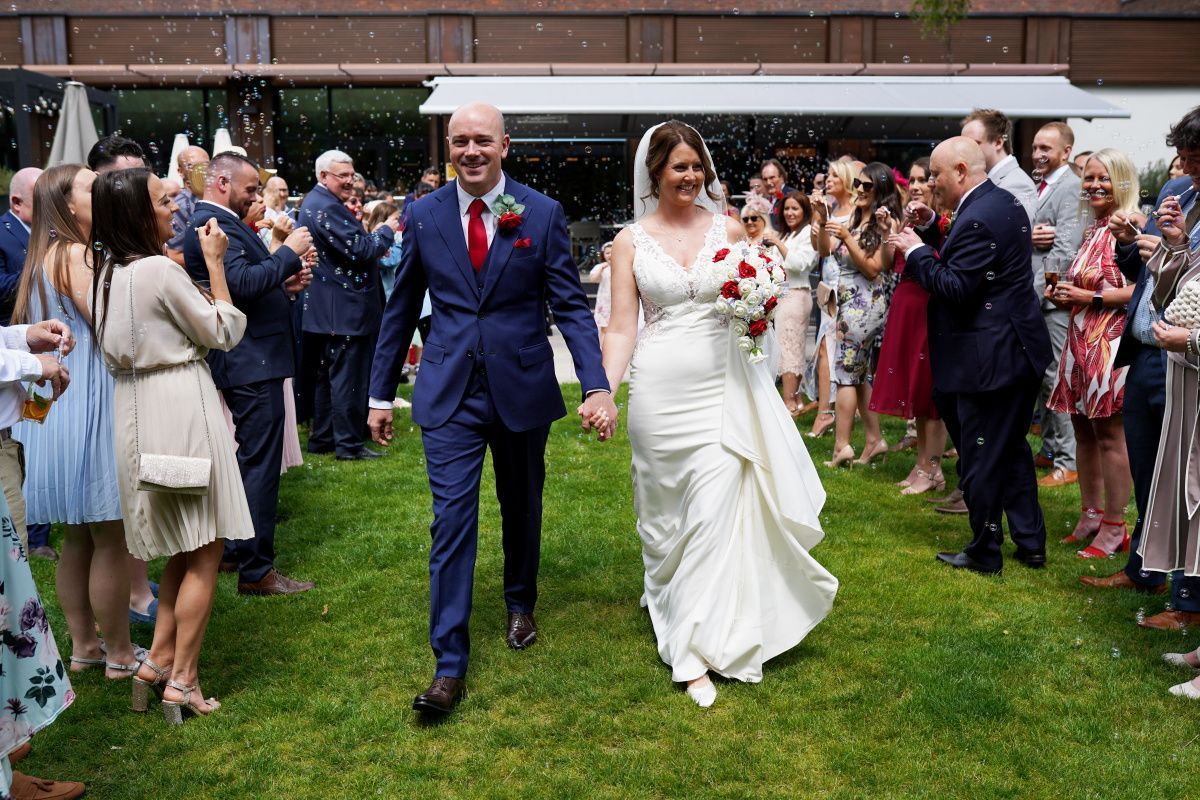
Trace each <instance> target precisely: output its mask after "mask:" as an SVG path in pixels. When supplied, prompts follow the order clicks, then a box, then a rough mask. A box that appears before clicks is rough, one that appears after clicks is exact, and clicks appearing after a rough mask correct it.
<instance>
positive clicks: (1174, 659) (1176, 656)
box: [1162, 653, 1200, 671]
mask: <svg viewBox="0 0 1200 800" xmlns="http://www.w3.org/2000/svg"><path fill="white" fill-rule="evenodd" d="M1187 655H1191V654H1190V653H1163V654H1162V660H1163V661H1165V662H1167V663H1168V664H1170V665H1171V666H1173V667H1186V668H1187V669H1194V670H1197V671H1200V667H1194V666H1192V665H1191V664H1189V663H1188V662H1187V660H1186V659H1185V658H1184V656H1187Z"/></svg>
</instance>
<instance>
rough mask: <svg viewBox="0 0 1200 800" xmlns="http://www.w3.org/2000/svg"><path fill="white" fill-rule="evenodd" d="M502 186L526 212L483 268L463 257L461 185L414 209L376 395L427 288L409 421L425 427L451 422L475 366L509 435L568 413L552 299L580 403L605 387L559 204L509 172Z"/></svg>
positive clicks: (392, 384)
mask: <svg viewBox="0 0 1200 800" xmlns="http://www.w3.org/2000/svg"><path fill="white" fill-rule="evenodd" d="M505 181H506V182H505V193H506V194H509V195H512V196H513V198H514V199H515V200H516V202H518V203H521V204H523V205H524V206H525V211H524V213H523V214H522V215H521V216H522V221H521V224H520V226H519V228H517V230H515V231H505V230H503V229H501V228H500V227H498V226H497V229H496V233H495V236H494V238H493V240H492V243H491V246H490V247H489V249H488V254H487V260H486V261H485V263H484V265H483V268H482V269H481V270H480V271H479V272H476V271H475V270H474V269H473V268H472V267H471V261H470V258H469V256H468V253H467V242H466V237H465V236H464V233H463V226H462V219H461V217H460V214H459V206H458V187H457V185H456V184H457V182H456V181H452V182H450V183H448V184H447V185H445V186H443V187H442V188H440V189H438V190H437V191H436V192H434V193H433V194H430V195H428V196H427V197H425V198H423V199H422V200H421V202H419V203H414V204H413V205H412V207H411V213H410V216H409V219H408V224H407V226H406V227H405V230H404V241H403V249H402V253H401V256H400V266H399V267H398V269H397V270H396V283H395V287H394V288H393V290H392V296H391V298H390V299H389V300H388V303H387V307H386V309H385V310H384V313H383V323H382V327H381V329H380V335H379V343H378V345H377V346H376V349H375V360H374V364H373V367H372V369H371V397H372V398H380V399H390V398H392V397H394V396H395V391H396V385H397V383H399V380H400V372H401V369H402V367H403V365H404V358H405V355H406V354H407V352H408V345H409V342H410V341H411V340H412V335H413V330H414V329H415V327H416V324H417V316H418V314H419V313H420V311H421V304H422V301H423V300H424V296H425V291H426V289H428V291H429V297H430V301H431V305H432V309H433V314H432V324H431V327H430V331H429V336H428V337H427V338H426V339H425V349H424V353H423V355H422V358H421V377H420V379H419V380H418V381H417V384H416V388H415V389H414V391H413V421H414V422H416V423H417V424H418V425H420V426H421V427H423V428H436V427H438V426H440V425H442V424H444V423H445V422H446V421H447V420H448V419H450V417H451V415H452V414H453V413H454V412H455V410H456V409H457V408H458V406H459V403H460V402H461V401H462V398H463V394H464V392H465V391H466V389H467V384H468V381H469V379H470V377H471V374H472V372H473V371H476V370H483V371H485V372H486V375H487V384H488V386H489V391H490V393H491V396H492V402H493V404H494V405H495V408H496V413H497V414H498V415H499V417H500V421H501V422H502V423H503V424H504V426H505V427H506V428H508V429H509V430H511V431H515V432H520V431H527V430H532V429H533V428H536V427H539V426H542V425H548V424H549V423H550V422H552V421H553V420H556V419H558V418H560V417H562V416H563V415H564V414H566V407H565V406H564V405H563V400H562V392H561V391H560V390H559V387H558V380H557V379H556V377H555V373H554V350H553V348H552V347H551V345H550V341H549V339H548V338H547V336H546V325H545V317H544V308H545V304H546V302H547V301H549V303H550V308H551V310H552V311H553V312H554V320H555V322H556V324H557V325H558V329H559V331H560V332H561V333H562V335H563V337H564V338H565V339H566V341H567V346H568V347H569V348H570V351H571V356H572V358H573V359H574V361H575V372H576V374H577V375H578V376H579V380H580V383H581V385H582V389H583V393H584V395H585V396H586V394H587V393H588V392H590V391H593V390H597V389H603V390H606V391H607V390H608V389H609V386H608V380H607V378H606V377H605V375H604V370H603V368H602V367H601V363H600V345H599V332H598V331H597V329H596V324H595V321H594V320H593V318H592V314H591V311H590V309H589V307H588V302H587V297H586V295H585V294H584V291H583V287H582V285H581V284H580V282H579V269H578V267H577V266H576V264H575V262H574V260H573V259H572V258H571V240H570V236H569V235H568V233H567V222H566V217H565V215H564V213H563V209H562V206H561V205H560V204H559V203H558V202H557V201H555V200H553V199H551V198H549V197H547V196H545V195H543V194H541V193H539V192H537V191H534V190H533V189H531V188H529V187H528V186H524V185H522V184H520V183H517V182H516V181H514V180H513V179H512V178H510V177H508V176H507V175H506V176H505Z"/></svg>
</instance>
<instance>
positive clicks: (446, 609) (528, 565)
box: [421, 369, 550, 678]
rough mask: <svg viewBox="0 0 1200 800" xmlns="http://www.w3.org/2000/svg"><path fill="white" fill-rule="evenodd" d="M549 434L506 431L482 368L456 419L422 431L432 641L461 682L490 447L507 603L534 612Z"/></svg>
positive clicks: (442, 665) (443, 670)
mask: <svg viewBox="0 0 1200 800" xmlns="http://www.w3.org/2000/svg"><path fill="white" fill-rule="evenodd" d="M501 391H503V389H501ZM549 433H550V426H549V425H542V426H539V427H537V428H534V429H533V430H528V431H521V432H514V431H510V430H508V429H507V428H506V427H504V424H503V423H502V422H501V421H500V418H499V416H498V415H497V414H496V409H495V406H494V405H493V403H492V398H491V393H490V390H489V387H488V382H487V376H486V374H485V372H484V371H483V370H482V369H478V370H476V371H475V372H474V373H473V374H472V375H471V379H470V382H469V384H468V386H467V391H466V394H465V395H464V397H463V399H462V403H461V404H460V405H459V407H458V410H457V411H455V412H454V414H453V415H451V417H450V419H449V420H448V421H447V422H446V423H445V424H443V425H440V426H438V427H436V428H425V429H422V431H421V438H422V442H423V443H424V446H425V465H426V471H427V472H428V474H429V489H430V491H431V493H432V494H433V525H432V526H431V528H430V533H431V534H432V542H431V545H430V548H429V643H430V645H431V646H432V647H433V654H434V657H435V658H436V659H437V673H436V674H437V676H438V677H451V678H461V677H463V676H465V675H466V673H467V657H468V654H469V651H470V631H469V625H470V617H471V597H472V586H473V582H474V576H475V554H476V550H477V545H478V534H479V479H480V475H481V473H482V471H483V459H484V454H485V451H486V450H488V449H489V448H490V449H491V451H492V464H493V466H494V467H495V472H496V498H497V499H498V500H499V502H500V514H501V517H502V519H503V523H502V529H503V546H504V601H505V604H506V605H507V607H508V610H509V611H510V612H515V613H523V614H530V613H533V606H534V603H536V602H537V572H538V560H539V557H540V550H541V533H542V486H543V485H544V484H545V479H546V439H547V437H548V435H549Z"/></svg>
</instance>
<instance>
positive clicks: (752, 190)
mask: <svg viewBox="0 0 1200 800" xmlns="http://www.w3.org/2000/svg"><path fill="white" fill-rule="evenodd" d="M747 186H748V187H749V188H748V189H747V190H746V194H747V195H752V194H754V195H758V196H760V197H762V196H763V195H765V194H766V189H764V188H763V179H762V175H754V176H752V177H751V178H750V180H749V181H747Z"/></svg>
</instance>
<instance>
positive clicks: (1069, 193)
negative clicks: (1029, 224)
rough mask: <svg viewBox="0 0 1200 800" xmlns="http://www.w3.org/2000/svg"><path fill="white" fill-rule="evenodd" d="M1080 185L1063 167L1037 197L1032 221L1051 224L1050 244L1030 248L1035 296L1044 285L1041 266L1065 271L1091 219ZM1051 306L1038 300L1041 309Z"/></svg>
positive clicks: (1064, 272)
mask: <svg viewBox="0 0 1200 800" xmlns="http://www.w3.org/2000/svg"><path fill="white" fill-rule="evenodd" d="M1081 188H1082V184H1081V183H1080V181H1079V178H1078V177H1077V176H1076V175H1075V172H1074V170H1072V169H1070V168H1067V170H1066V171H1065V172H1063V174H1062V175H1060V176H1059V177H1058V180H1056V181H1055V182H1054V183H1052V184H1050V185H1048V186H1047V187H1046V191H1044V192H1042V194H1041V196H1040V197H1038V199H1037V210H1036V211H1035V212H1034V214H1033V224H1034V225H1035V226H1036V225H1051V226H1053V227H1054V244H1053V246H1051V248H1050V249H1049V250H1038V249H1037V248H1034V250H1033V288H1034V289H1036V290H1037V293H1038V297H1041V296H1042V293H1043V291H1044V290H1045V287H1046V275H1045V270H1046V269H1055V268H1057V269H1058V273H1059V275H1066V272H1067V268H1068V267H1070V266H1071V262H1072V261H1073V260H1074V259H1075V254H1076V253H1078V252H1079V246H1080V245H1081V244H1082V243H1083V233H1084V231H1085V230H1087V226H1088V225H1090V224H1091V222H1092V217H1091V214H1090V213H1088V211H1087V210H1086V209H1084V208H1082V207H1081V205H1080V202H1079V192H1080V189H1081ZM1054 309H1055V306H1054V304H1053V303H1051V302H1050V301H1049V300H1045V299H1043V300H1042V310H1043V311H1053V310H1054Z"/></svg>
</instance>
